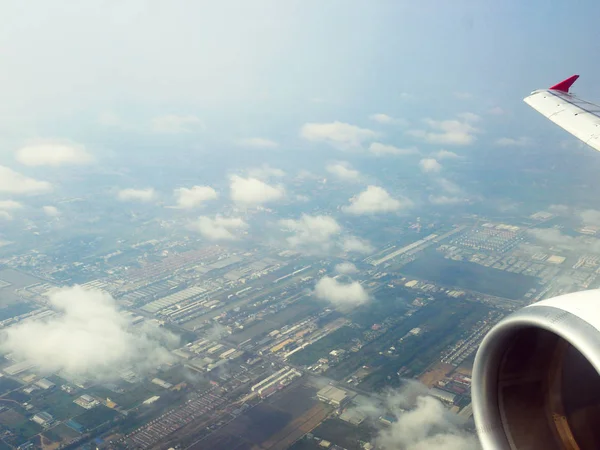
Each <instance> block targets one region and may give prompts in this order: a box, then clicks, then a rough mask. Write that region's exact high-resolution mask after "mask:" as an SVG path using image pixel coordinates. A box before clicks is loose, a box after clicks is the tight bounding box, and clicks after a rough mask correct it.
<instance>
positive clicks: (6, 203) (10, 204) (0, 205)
mask: <svg viewBox="0 0 600 450" xmlns="http://www.w3.org/2000/svg"><path fill="white" fill-rule="evenodd" d="M22 207H23V205H22V204H21V203H19V202H16V201H14V200H0V209H2V210H5V211H6V210H9V209H21V208H22Z"/></svg>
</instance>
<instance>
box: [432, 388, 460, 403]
mask: <svg viewBox="0 0 600 450" xmlns="http://www.w3.org/2000/svg"><path fill="white" fill-rule="evenodd" d="M429 394H430V395H432V396H433V397H435V398H437V399H438V400H441V401H443V402H446V403H454V399H455V398H456V395H454V394H452V393H450V392H448V391H444V390H442V389H438V388H433V389H431V390H430V391H429Z"/></svg>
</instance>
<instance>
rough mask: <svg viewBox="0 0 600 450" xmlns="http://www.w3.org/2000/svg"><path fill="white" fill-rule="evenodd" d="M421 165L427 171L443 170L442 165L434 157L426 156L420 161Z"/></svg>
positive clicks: (436, 171)
mask: <svg viewBox="0 0 600 450" xmlns="http://www.w3.org/2000/svg"><path fill="white" fill-rule="evenodd" d="M419 167H420V168H421V170H422V171H423V172H426V173H438V172H439V171H441V170H442V165H441V164H440V163H439V162H437V160H436V159H434V158H424V159H422V160H421V161H419Z"/></svg>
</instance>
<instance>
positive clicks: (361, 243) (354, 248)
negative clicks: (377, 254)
mask: <svg viewBox="0 0 600 450" xmlns="http://www.w3.org/2000/svg"><path fill="white" fill-rule="evenodd" d="M342 250H344V251H345V252H349V253H361V254H364V255H368V254H369V253H373V252H374V251H375V248H374V247H373V246H372V245H371V244H370V243H369V241H367V240H364V239H360V238H358V237H356V236H346V237H345V238H344V239H343V240H342Z"/></svg>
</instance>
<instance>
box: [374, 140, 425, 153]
mask: <svg viewBox="0 0 600 450" xmlns="http://www.w3.org/2000/svg"><path fill="white" fill-rule="evenodd" d="M369 152H371V153H373V154H374V155H377V156H384V155H418V154H419V149H418V148H416V147H408V148H399V147H395V146H393V145H387V144H382V143H381V142H373V143H372V144H371V145H370V146H369Z"/></svg>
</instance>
